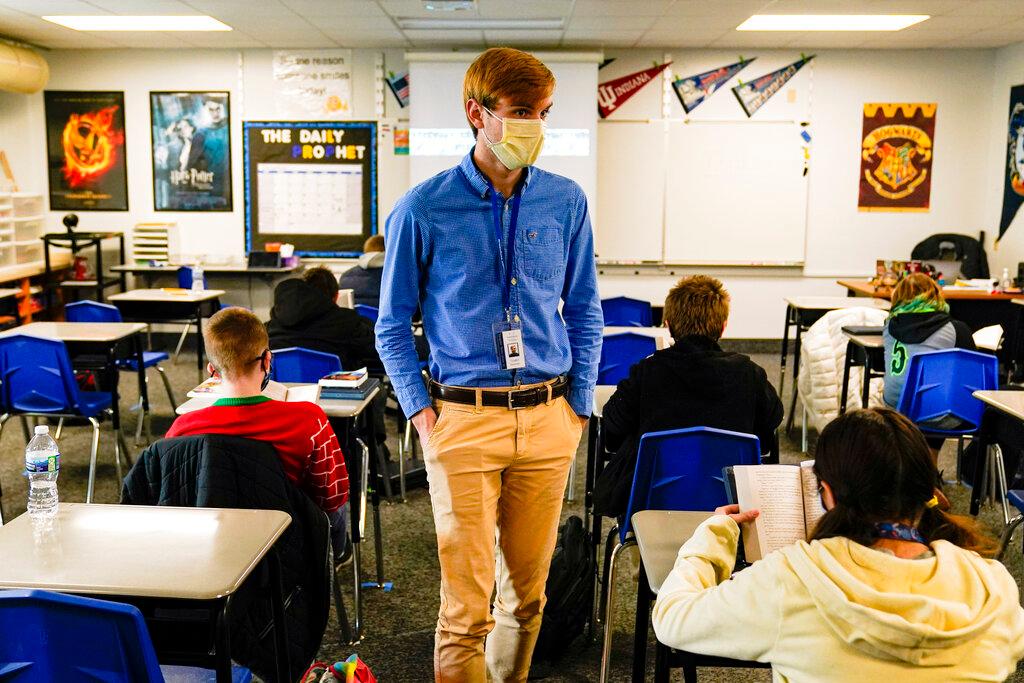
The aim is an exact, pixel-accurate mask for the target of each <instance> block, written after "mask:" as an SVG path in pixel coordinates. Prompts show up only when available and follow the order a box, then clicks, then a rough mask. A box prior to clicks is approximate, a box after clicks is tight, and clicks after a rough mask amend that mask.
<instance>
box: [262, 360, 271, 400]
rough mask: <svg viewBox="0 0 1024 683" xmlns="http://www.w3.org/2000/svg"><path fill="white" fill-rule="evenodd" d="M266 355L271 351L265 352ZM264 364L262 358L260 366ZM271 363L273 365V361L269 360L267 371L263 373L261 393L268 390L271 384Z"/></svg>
mask: <svg viewBox="0 0 1024 683" xmlns="http://www.w3.org/2000/svg"><path fill="white" fill-rule="evenodd" d="M264 353H265V354H267V353H269V351H265V352H264ZM262 363H263V359H262V358H260V364H262ZM270 363H271V361H270V360H268V361H267V369H266V371H264V373H263V381H262V382H260V391H265V390H266V388H267V385H268V384H270Z"/></svg>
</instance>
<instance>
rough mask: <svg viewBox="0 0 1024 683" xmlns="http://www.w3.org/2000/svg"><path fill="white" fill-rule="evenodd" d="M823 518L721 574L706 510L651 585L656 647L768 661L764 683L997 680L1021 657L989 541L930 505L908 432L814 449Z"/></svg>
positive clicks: (1010, 598) (724, 544)
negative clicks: (768, 679)
mask: <svg viewBox="0 0 1024 683" xmlns="http://www.w3.org/2000/svg"><path fill="white" fill-rule="evenodd" d="M816 457H817V459H816V461H815V466H814V469H815V474H816V475H817V477H818V481H819V491H820V492H821V498H822V504H823V505H824V507H825V509H826V510H827V512H826V513H825V516H824V517H822V518H821V520H820V521H819V522H818V525H817V528H816V529H815V530H814V533H813V535H812V540H811V541H810V542H809V543H808V542H804V541H801V542H799V543H795V544H793V545H791V546H788V547H786V548H783V549H781V550H778V551H776V552H774V553H771V554H770V555H768V556H767V557H766V558H764V559H763V560H760V561H758V562H755V563H754V564H753V565H751V566H750V567H747V568H746V569H744V570H742V571H739V572H736V573H735V574H733V573H732V571H733V567H734V565H735V562H736V546H737V539H738V537H739V526H738V523H739V524H742V523H744V522H747V521H750V520H752V519H754V518H755V517H756V516H757V514H758V513H757V511H756V510H745V511H743V512H739V508H738V506H735V505H729V506H725V507H721V508H718V510H716V511H715V512H716V513H717V514H716V515H715V516H713V517H711V518H710V519H708V520H707V521H705V522H704V523H703V524H701V525H700V526H699V527H698V528H697V530H696V531H695V532H694V534H693V536H692V537H691V538H690V540H688V541H687V542H686V543H685V544H683V546H682V548H680V549H679V555H678V557H677V559H676V563H675V567H674V568H673V569H672V572H671V573H670V574H669V576H668V578H667V579H666V580H665V582H664V583H663V584H662V585H661V590H660V591H659V592H658V600H657V603H656V604H655V606H654V612H653V623H654V631H655V633H656V634H657V636H658V640H659V641H660V642H662V643H664V644H665V645H668V646H669V647H673V648H677V649H680V650H686V651H689V652H695V653H700V654H707V655H717V656H723V657H731V658H734V659H744V660H757V661H759V662H768V663H770V664H771V665H772V668H773V670H774V677H775V680H777V681H792V682H794V683H799V682H803V681H807V682H810V681H815V682H816V681H840V682H842V681H850V682H851V683H852V682H854V681H856V682H858V683H859V682H860V681H915V682H917V681H1002V680H1004V679H1006V678H1007V677H1008V676H1009V675H1010V674H1011V673H1012V672H1013V671H1014V669H1015V668H1016V663H1017V660H1018V659H1020V658H1021V657H1022V656H1024V609H1022V608H1021V606H1020V604H1019V603H1018V592H1017V585H1016V583H1014V579H1013V577H1012V576H1011V575H1010V573H1009V572H1008V571H1007V570H1006V568H1005V567H1004V566H1003V565H1002V564H1000V563H999V562H998V561H996V560H990V559H985V558H984V557H982V556H981V555H979V552H980V553H982V554H987V553H990V552H991V551H992V550H993V549H994V547H995V542H994V541H993V540H992V539H990V538H987V537H985V536H984V535H983V534H982V532H981V531H980V530H979V526H978V525H977V523H976V522H975V521H974V520H972V519H969V518H965V517H957V516H953V515H949V514H947V513H946V512H943V511H942V510H941V509H940V508H939V507H938V505H936V488H935V487H936V486H937V485H938V483H939V473H938V471H937V470H936V468H935V464H934V462H933V461H932V458H931V454H930V453H929V450H928V446H927V444H926V443H925V440H924V438H923V437H922V435H921V432H920V431H918V429H917V428H916V427H915V426H914V425H913V424H912V423H911V422H910V421H909V420H907V419H906V418H905V417H903V416H902V415H900V414H899V413H897V412H896V411H894V410H890V409H888V408H875V409H869V410H856V411H852V412H848V413H846V414H845V415H842V416H840V417H839V418H837V419H836V420H834V421H833V422H831V423H830V424H829V425H828V426H827V427H826V428H825V429H824V430H822V432H821V436H819V437H818V445H817V450H816Z"/></svg>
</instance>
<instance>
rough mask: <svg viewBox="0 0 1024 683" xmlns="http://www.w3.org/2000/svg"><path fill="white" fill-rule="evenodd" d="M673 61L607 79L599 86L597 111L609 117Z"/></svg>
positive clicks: (603, 116)
mask: <svg viewBox="0 0 1024 683" xmlns="http://www.w3.org/2000/svg"><path fill="white" fill-rule="evenodd" d="M671 63H672V62H666V63H665V64H659V65H657V66H652V67H651V68H649V69H644V70H643V71H637V72H636V73H632V74H629V75H628V76H623V77H622V78H616V79H613V80H610V81H605V82H604V83H601V84H600V85H598V86H597V112H598V113H599V114H600V115H601V118H602V119H604V118H607V117H608V115H609V114H611V113H612V112H613V111H615V110H616V109H618V108H619V107H621V106H622V104H623V103H624V102H625V101H626V100H628V99H629V98H630V97H632V96H633V95H635V94H636V93H637V92H638V91H639V90H640V88H642V87H644V86H645V85H647V84H648V83H650V82H651V81H653V80H654V77H655V76H657V75H658V74H660V73H661V72H662V71H664V70H665V69H667V68H668V66H669V64H671Z"/></svg>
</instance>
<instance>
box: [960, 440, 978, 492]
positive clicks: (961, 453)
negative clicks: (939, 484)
mask: <svg viewBox="0 0 1024 683" xmlns="http://www.w3.org/2000/svg"><path fill="white" fill-rule="evenodd" d="M979 457H980V456H979ZM963 459H964V437H963V436H958V437H957V438H956V485H957V486H959V485H960V483H961V481H962V480H961V478H960V477H961V472H960V470H961V465H962V464H963Z"/></svg>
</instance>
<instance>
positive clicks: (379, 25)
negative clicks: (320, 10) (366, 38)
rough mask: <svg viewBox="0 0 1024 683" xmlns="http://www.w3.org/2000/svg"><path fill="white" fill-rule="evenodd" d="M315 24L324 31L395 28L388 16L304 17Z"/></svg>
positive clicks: (384, 29) (386, 29)
mask: <svg viewBox="0 0 1024 683" xmlns="http://www.w3.org/2000/svg"><path fill="white" fill-rule="evenodd" d="M305 18H306V19H308V21H310V22H311V23H313V24H314V25H316V27H317V28H318V29H320V30H321V31H324V32H326V30H327V29H334V30H338V29H345V30H349V31H388V30H397V29H395V25H394V23H392V20H391V19H389V18H388V17H331V18H329V19H328V18H322V19H321V18H317V17H305Z"/></svg>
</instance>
